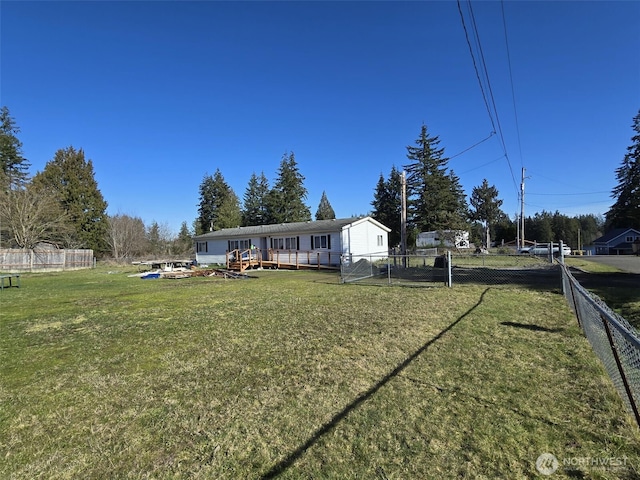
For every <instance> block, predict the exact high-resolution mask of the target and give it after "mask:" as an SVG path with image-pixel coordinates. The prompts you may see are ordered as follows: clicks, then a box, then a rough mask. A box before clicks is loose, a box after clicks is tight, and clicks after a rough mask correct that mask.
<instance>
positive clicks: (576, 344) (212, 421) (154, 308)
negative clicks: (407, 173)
mask: <svg viewBox="0 0 640 480" xmlns="http://www.w3.org/2000/svg"><path fill="white" fill-rule="evenodd" d="M252 276H254V277H255V278H251V279H248V280H223V279H219V278H207V277H203V278H191V279H183V280H140V279H138V278H129V277H127V276H126V274H125V273H124V271H123V270H117V271H113V272H108V271H107V270H106V269H100V268H99V269H97V270H90V271H79V272H67V273H57V274H46V275H45V274H31V275H23V277H22V287H21V288H19V289H17V288H12V289H5V290H4V291H3V292H1V293H0V347H1V348H0V352H1V353H0V355H1V357H0V365H1V366H0V369H1V370H0V372H1V374H0V381H1V384H0V478H17V479H23V478H24V479H32V478H62V479H63V478H161V479H165V478H171V479H174V478H195V479H210V478H211V479H213V478H215V479H218V478H230V479H235V478H273V477H276V476H278V477H279V478H291V479H294V478H374V479H375V478H380V479H385V478H389V479H391V478H394V479H396V478H398V479H399V478H403V479H406V478H412V479H413V478H459V477H468V478H509V479H511V478H537V477H538V476H539V474H538V472H537V470H536V466H535V462H536V459H537V458H538V456H539V455H540V454H542V453H545V452H550V453H553V454H554V455H555V456H556V457H557V458H558V460H559V461H560V468H559V470H558V472H557V473H556V474H555V476H554V477H551V478H638V476H639V473H638V472H640V434H639V433H638V427H637V426H636V425H634V423H633V421H632V419H631V418H630V416H629V415H628V414H627V412H626V411H625V410H624V407H623V406H622V402H621V400H620V399H619V397H618V395H617V393H616V392H615V391H614V390H613V388H612V387H611V385H610V382H609V380H608V378H607V377H606V374H605V373H604V370H603V369H602V368H601V366H600V365H599V363H598V361H597V359H596V358H595V356H594V354H593V353H592V351H591V348H590V346H589V344H588V342H587V341H586V340H585V338H584V337H583V336H582V334H581V333H580V331H579V329H578V327H577V323H576V320H575V318H574V317H573V316H572V314H571V312H570V310H569V309H568V307H567V306H566V303H565V301H564V299H563V297H562V296H561V295H560V294H559V292H557V291H549V292H545V291H540V290H535V291H534V290H530V289H518V288H504V287H502V288H496V287H485V286H458V287H454V288H453V289H446V288H402V287H376V286H361V285H354V284H348V285H341V284H339V281H338V275H337V274H335V273H320V272H302V271H300V272H286V271H264V272H257V273H255V274H252ZM575 459H578V461H575ZM584 459H595V460H600V462H602V461H606V459H619V461H618V462H617V463H615V464H607V465H606V466H605V467H596V466H592V465H589V464H585V460H584ZM602 459H605V460H602ZM622 460H624V462H623V461H622ZM563 462H564V463H566V465H565V464H564V463H563Z"/></svg>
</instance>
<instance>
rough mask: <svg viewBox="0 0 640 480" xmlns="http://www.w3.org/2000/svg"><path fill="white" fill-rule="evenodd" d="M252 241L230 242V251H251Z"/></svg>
mask: <svg viewBox="0 0 640 480" xmlns="http://www.w3.org/2000/svg"><path fill="white" fill-rule="evenodd" d="M250 244H251V240H229V251H232V250H249V245H250Z"/></svg>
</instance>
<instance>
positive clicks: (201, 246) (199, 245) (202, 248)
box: [196, 242, 209, 253]
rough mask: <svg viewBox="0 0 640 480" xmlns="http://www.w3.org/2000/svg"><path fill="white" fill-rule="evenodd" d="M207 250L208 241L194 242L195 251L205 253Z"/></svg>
mask: <svg viewBox="0 0 640 480" xmlns="http://www.w3.org/2000/svg"><path fill="white" fill-rule="evenodd" d="M208 251H209V243H208V242H196V252H197V253H207V252H208Z"/></svg>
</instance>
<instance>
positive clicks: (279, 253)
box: [227, 249, 340, 272]
mask: <svg viewBox="0 0 640 480" xmlns="http://www.w3.org/2000/svg"><path fill="white" fill-rule="evenodd" d="M266 257H267V258H268V260H264V259H263V255H262V252H261V251H260V249H253V250H244V251H240V250H234V251H232V252H227V269H229V270H234V271H238V272H244V271H245V270H247V269H249V268H282V269H288V270H303V269H304V270H340V255H339V254H337V253H335V252H334V253H331V252H322V253H320V252H310V251H298V250H295V251H294V250H272V249H269V250H268V251H267V255H266ZM323 257H326V258H327V259H328V263H323V262H322V259H323ZM332 257H333V258H332ZM332 260H334V262H336V263H335V264H331V261H332Z"/></svg>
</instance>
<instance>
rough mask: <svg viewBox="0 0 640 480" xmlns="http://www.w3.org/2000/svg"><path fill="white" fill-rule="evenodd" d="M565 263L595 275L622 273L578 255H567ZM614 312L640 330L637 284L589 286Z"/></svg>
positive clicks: (639, 293) (639, 297)
mask: <svg viewBox="0 0 640 480" xmlns="http://www.w3.org/2000/svg"><path fill="white" fill-rule="evenodd" d="M565 261H566V264H567V265H569V266H570V267H576V268H580V269H582V270H585V271H587V272H589V273H592V274H595V275H601V274H609V273H611V274H622V272H621V271H620V270H619V269H617V268H615V267H611V266H609V265H604V264H602V263H597V262H592V261H589V260H584V259H582V258H579V257H571V258H569V257H567V258H566V259H565ZM589 290H591V291H592V292H593V293H595V294H596V295H597V296H598V297H600V298H601V299H602V300H604V302H605V303H606V304H607V305H608V306H609V307H611V309H612V310H614V311H615V312H616V313H618V314H620V315H622V316H623V317H624V318H625V319H626V320H627V321H628V322H629V323H630V324H631V325H633V326H634V327H635V328H636V329H638V331H640V292H639V291H638V287H637V286H622V285H619V284H618V285H615V286H610V285H599V286H597V287H593V288H590V289H589Z"/></svg>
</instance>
